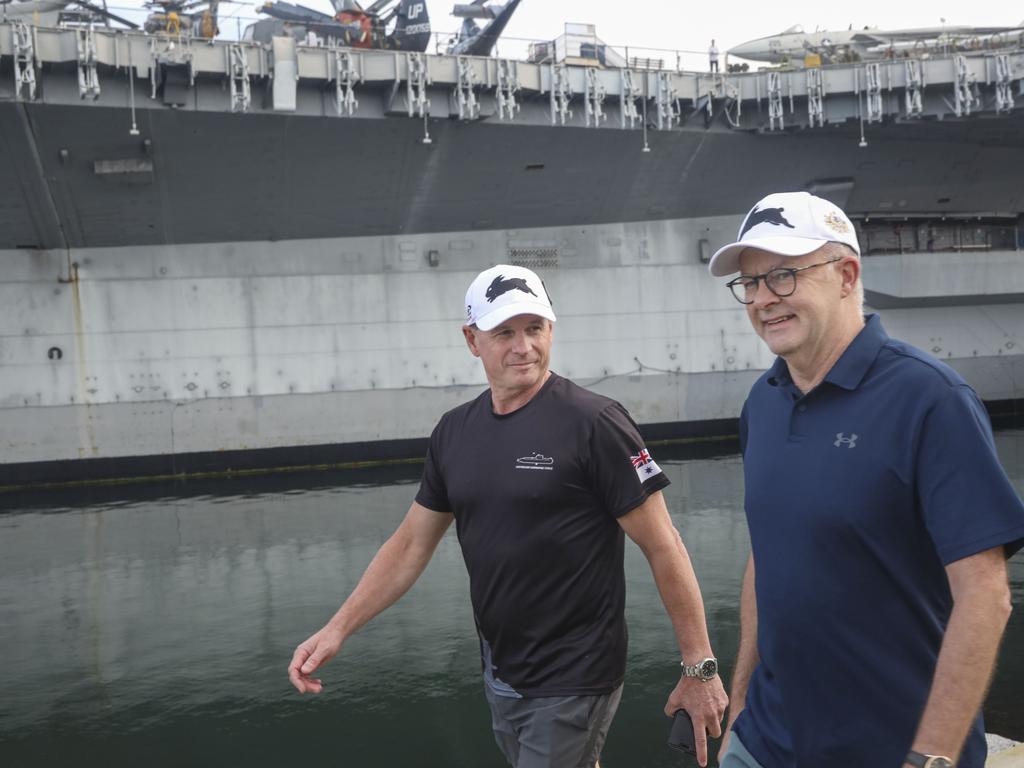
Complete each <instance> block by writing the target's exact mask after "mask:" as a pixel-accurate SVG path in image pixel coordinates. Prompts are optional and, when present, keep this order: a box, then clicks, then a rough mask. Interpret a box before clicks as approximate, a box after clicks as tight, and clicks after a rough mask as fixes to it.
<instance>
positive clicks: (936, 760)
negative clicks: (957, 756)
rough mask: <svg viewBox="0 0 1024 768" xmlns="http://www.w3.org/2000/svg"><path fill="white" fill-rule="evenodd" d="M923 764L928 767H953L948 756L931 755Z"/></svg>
mask: <svg viewBox="0 0 1024 768" xmlns="http://www.w3.org/2000/svg"><path fill="white" fill-rule="evenodd" d="M925 765H927V766H928V768H953V762H952V761H951V760H950V759H949V758H948V757H933V758H932V759H931V760H929V761H928V762H927V763H925Z"/></svg>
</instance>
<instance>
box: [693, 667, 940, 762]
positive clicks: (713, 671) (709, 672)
mask: <svg viewBox="0 0 1024 768" xmlns="http://www.w3.org/2000/svg"><path fill="white" fill-rule="evenodd" d="M697 672H698V673H699V674H700V676H701V678H703V679H704V680H710V679H711V678H712V677H714V676H715V675H717V674H718V662H717V661H716V660H715V659H705V660H704V661H702V662H701V664H700V667H698V668H697ZM939 768H942V767H941V766H939Z"/></svg>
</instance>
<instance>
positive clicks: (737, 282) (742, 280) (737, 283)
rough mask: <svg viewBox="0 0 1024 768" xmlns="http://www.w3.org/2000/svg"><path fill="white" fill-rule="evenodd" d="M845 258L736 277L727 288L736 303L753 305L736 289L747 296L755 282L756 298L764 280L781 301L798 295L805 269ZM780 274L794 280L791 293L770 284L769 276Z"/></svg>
mask: <svg viewBox="0 0 1024 768" xmlns="http://www.w3.org/2000/svg"><path fill="white" fill-rule="evenodd" d="M843 258H844V257H843V256H837V257H835V258H834V259H829V260H828V261H819V262H818V263H817V264H808V265H807V266H806V267H775V268H774V269H769V270H768V271H767V272H762V273H761V274H760V275H740V276H739V277H734V278H733V279H732V280H730V281H729V282H728V283H726V284H725V286H726V288H728V289H729V291H730V292H731V293H732V295H733V298H735V299H736V301H738V302H739V303H740V304H744V305H749V304H753V303H754V299H751V300H750V301H744V300H743V299H741V298H740V297H739V294H737V293H736V288H737V287H742V288H743V292H744V294H745V293H746V292H747V287H748V286H751V283H750V281H751V280H753V281H754V282H753V284H752V286H751V287H753V291H754V296H757V289H758V284H759V283H760V282H761V281H762V280H764V284H765V286H766V287H767V288H768V290H769V291H771V292H772V293H773V294H775V295H776V296H778V297H779V298H780V299H784V298H786V297H787V296H792V295H793V294H794V293H796V273H797V272H803V271H804V270H805V269H814V268H815V267H823V266H825V265H826V264H835V263H836V262H837V261H842V260H843ZM780 272H784V273H786V274H788V275H789V276H790V277H792V278H793V290H792V291H790V292H789V293H779V292H778V291H777V290H775V289H774V288H772V284H771V283H770V282H768V276H769V275H776V274H778V273H780Z"/></svg>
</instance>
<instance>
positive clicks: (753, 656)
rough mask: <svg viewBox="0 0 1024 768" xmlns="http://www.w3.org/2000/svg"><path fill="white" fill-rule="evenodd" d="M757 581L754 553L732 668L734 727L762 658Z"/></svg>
mask: <svg viewBox="0 0 1024 768" xmlns="http://www.w3.org/2000/svg"><path fill="white" fill-rule="evenodd" d="M754 584H755V576H754V556H753V555H751V556H750V557H749V558H748V559H747V567H746V570H745V571H744V573H743V587H742V588H741V590H740V647H739V651H738V652H737V654H736V665H735V666H734V667H733V670H732V684H731V689H732V690H731V691H730V692H729V702H730V703H729V725H730V727H731V726H732V724H733V723H735V722H736V718H737V717H738V716H739V714H740V712H742V711H743V708H744V707H745V706H746V700H747V687H748V686H749V685H750V677H751V675H753V674H754V669H755V668H756V667H757V664H758V662H759V661H760V656H759V655H758V652H757V595H756V594H755V592H754Z"/></svg>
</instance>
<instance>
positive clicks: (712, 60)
mask: <svg viewBox="0 0 1024 768" xmlns="http://www.w3.org/2000/svg"><path fill="white" fill-rule="evenodd" d="M708 71H709V72H717V71H718V46H717V45H715V41H714V40H712V41H711V45H710V46H708Z"/></svg>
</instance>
